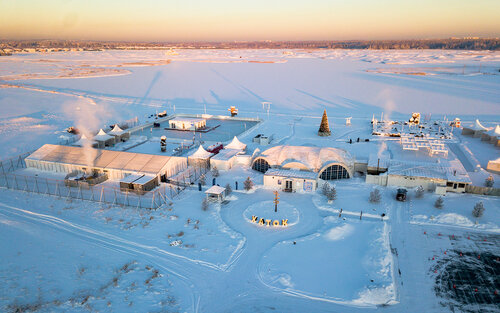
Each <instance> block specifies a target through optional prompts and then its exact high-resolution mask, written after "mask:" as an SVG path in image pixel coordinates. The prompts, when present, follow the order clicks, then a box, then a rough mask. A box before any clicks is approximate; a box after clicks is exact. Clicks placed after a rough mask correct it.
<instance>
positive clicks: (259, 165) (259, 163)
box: [252, 159, 270, 173]
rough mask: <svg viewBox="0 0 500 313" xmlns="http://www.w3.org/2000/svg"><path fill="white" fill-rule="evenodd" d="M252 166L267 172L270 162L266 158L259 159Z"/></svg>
mask: <svg viewBox="0 0 500 313" xmlns="http://www.w3.org/2000/svg"><path fill="white" fill-rule="evenodd" d="M252 168H253V169H254V170H256V171H259V172H261V173H265V172H267V170H268V169H269V168H270V166H269V163H267V161H266V160H264V159H257V160H256V161H255V162H254V163H253V166H252Z"/></svg>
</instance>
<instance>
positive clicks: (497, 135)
mask: <svg viewBox="0 0 500 313" xmlns="http://www.w3.org/2000/svg"><path fill="white" fill-rule="evenodd" d="M481 140H484V141H489V142H490V143H492V144H494V145H497V144H498V142H499V140H500V125H497V126H496V127H495V128H492V129H490V130H489V131H487V132H483V134H482V136H481Z"/></svg>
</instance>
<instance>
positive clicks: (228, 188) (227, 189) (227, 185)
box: [226, 183, 233, 196]
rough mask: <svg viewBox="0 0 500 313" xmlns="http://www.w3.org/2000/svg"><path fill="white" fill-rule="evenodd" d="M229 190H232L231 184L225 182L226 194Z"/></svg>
mask: <svg viewBox="0 0 500 313" xmlns="http://www.w3.org/2000/svg"><path fill="white" fill-rule="evenodd" d="M231 192H233V189H232V188H231V185H230V184H229V183H227V184H226V195H228V196H229V195H230V194H231Z"/></svg>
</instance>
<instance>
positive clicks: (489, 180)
mask: <svg viewBox="0 0 500 313" xmlns="http://www.w3.org/2000/svg"><path fill="white" fill-rule="evenodd" d="M484 184H485V185H486V187H493V185H494V184H495V180H494V179H493V175H490V176H489V177H488V178H486V180H485V181H484Z"/></svg>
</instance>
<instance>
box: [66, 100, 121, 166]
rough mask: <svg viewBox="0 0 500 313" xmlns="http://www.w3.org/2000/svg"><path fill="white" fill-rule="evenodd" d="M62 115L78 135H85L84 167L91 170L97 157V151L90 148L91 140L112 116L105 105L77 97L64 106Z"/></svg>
mask: <svg viewBox="0 0 500 313" xmlns="http://www.w3.org/2000/svg"><path fill="white" fill-rule="evenodd" d="M64 113H65V115H66V117H67V118H68V120H70V121H72V122H73V124H74V126H75V127H76V128H77V129H78V130H79V131H80V133H81V134H85V136H87V138H88V139H89V140H88V141H85V143H84V145H83V151H84V153H85V161H86V165H87V166H88V167H89V168H91V167H92V166H93V165H94V164H93V160H94V159H95V158H96V155H97V150H96V149H94V148H92V140H91V139H92V138H93V137H94V135H95V134H97V132H98V131H99V129H100V128H101V127H102V125H103V124H105V123H106V121H108V120H109V119H110V118H111V117H112V115H113V114H112V113H111V111H110V110H109V109H108V108H107V107H106V105H104V104H99V105H98V104H96V102H95V101H94V100H92V99H89V98H85V97H79V99H78V100H77V101H76V102H71V103H68V104H67V105H64Z"/></svg>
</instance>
